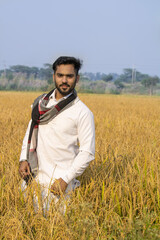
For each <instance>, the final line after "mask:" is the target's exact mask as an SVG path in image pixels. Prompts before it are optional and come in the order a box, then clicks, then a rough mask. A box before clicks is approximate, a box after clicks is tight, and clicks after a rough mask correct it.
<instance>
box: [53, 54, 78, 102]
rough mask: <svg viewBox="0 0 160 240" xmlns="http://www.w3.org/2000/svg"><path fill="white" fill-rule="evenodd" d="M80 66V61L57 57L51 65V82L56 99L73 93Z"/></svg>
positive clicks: (72, 58)
mask: <svg viewBox="0 0 160 240" xmlns="http://www.w3.org/2000/svg"><path fill="white" fill-rule="evenodd" d="M81 65H82V63H81V62H80V60H79V59H76V58H74V57H59V58H58V59H57V60H56V61H55V62H54V63H53V70H54V74H53V81H54V82H55V86H56V89H57V92H56V98H57V99H59V98H61V97H64V96H66V95H68V94H69V93H71V92H72V91H73V89H74V88H75V86H76V83H77V82H78V80H79V75H78V71H79V69H80V68H81Z"/></svg>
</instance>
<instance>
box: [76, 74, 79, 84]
mask: <svg viewBox="0 0 160 240" xmlns="http://www.w3.org/2000/svg"><path fill="white" fill-rule="evenodd" d="M79 79H80V75H77V79H76V83H78V82H79Z"/></svg>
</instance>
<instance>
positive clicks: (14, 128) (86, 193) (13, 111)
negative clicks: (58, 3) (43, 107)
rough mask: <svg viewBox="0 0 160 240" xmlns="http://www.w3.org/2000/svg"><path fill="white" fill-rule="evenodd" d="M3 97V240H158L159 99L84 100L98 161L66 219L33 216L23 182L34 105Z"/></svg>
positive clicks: (27, 97) (54, 213) (53, 214)
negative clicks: (23, 155)
mask: <svg viewBox="0 0 160 240" xmlns="http://www.w3.org/2000/svg"><path fill="white" fill-rule="evenodd" d="M39 94H40V93H29V92H23V93H22V92H0V239H67V240H68V239H69V240H72V239H73V240H74V239H82V240H83V239H84V240H86V239H93V240H94V239H127V240H128V239H160V107H159V106H160V98H159V97H147V96H112V95H94V94H92V95H90V94H79V97H80V98H81V100H82V101H83V102H84V103H85V104H86V105H87V106H88V107H89V108H90V109H91V111H92V112H93V113H94V118H95V127H96V158H95V161H93V162H92V163H91V164H90V167H89V168H88V169H87V170H86V171H85V173H84V174H83V175H82V176H81V177H80V181H81V187H79V188H78V189H76V191H75V192H73V194H72V195H71V199H70V202H69V204H68V205H67V210H66V212H65V214H64V215H62V214H61V213H60V212H59V210H58V208H57V207H56V206H54V205H53V206H52V207H51V208H50V211H49V213H48V216H47V217H44V216H43V214H42V210H41V209H39V211H38V212H37V213H35V212H34V209H33V204H32V195H33V190H32V187H29V189H28V198H27V201H26V200H25V199H24V196H23V194H22V193H21V191H20V189H19V186H20V177H19V174H18V166H19V155H20V151H21V145H22V140H23V137H24V134H25V131H26V127H27V125H28V121H29V119H30V113H31V108H30V105H31V103H32V102H33V100H34V99H35V98H36V97H37V96H38V95H39Z"/></svg>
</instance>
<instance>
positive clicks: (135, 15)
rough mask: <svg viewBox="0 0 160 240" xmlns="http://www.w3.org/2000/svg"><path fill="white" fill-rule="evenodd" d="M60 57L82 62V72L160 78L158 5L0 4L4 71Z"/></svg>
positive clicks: (132, 1)
mask: <svg viewBox="0 0 160 240" xmlns="http://www.w3.org/2000/svg"><path fill="white" fill-rule="evenodd" d="M60 55H69V56H75V57H79V58H80V59H82V60H83V68H82V72H85V71H87V72H104V73H111V72H116V73H122V70H123V69H124V68H128V67H130V68H132V67H135V68H136V69H137V70H138V71H140V72H142V73H148V74H150V75H158V76H160V1H159V0H81V1H77V0H61V1H55V0H0V68H4V67H9V66H11V65H17V64H22V65H27V66H38V67H42V66H43V64H44V63H52V62H53V61H54V60H55V59H56V58H57V57H59V56H60Z"/></svg>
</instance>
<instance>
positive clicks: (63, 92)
mask: <svg viewBox="0 0 160 240" xmlns="http://www.w3.org/2000/svg"><path fill="white" fill-rule="evenodd" d="M76 81H77V79H76V80H75V82H74V83H73V84H72V85H69V84H68V83H63V84H60V85H58V84H57V82H56V81H55V87H56V88H57V90H58V92H60V94H61V95H62V96H67V95H68V94H70V93H71V92H72V91H73V90H74V88H75V86H76ZM63 86H64V87H65V86H67V87H68V89H65V88H63Z"/></svg>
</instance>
